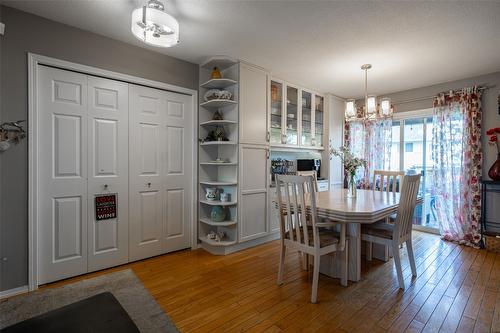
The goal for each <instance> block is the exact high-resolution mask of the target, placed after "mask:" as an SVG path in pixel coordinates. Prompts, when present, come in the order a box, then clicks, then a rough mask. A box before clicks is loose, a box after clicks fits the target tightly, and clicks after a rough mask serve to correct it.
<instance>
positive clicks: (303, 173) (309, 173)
mask: <svg viewBox="0 0 500 333" xmlns="http://www.w3.org/2000/svg"><path fill="white" fill-rule="evenodd" d="M297 176H303V177H306V176H311V177H313V185H314V189H315V190H316V192H318V191H319V190H318V175H317V173H316V170H310V171H297ZM306 190H307V191H308V192H310V191H311V190H310V189H306Z"/></svg>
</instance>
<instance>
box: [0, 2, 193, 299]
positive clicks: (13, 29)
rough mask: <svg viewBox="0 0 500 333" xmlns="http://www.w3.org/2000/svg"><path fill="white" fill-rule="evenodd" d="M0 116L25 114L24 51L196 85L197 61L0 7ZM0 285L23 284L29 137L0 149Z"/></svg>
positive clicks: (23, 116)
mask: <svg viewBox="0 0 500 333" xmlns="http://www.w3.org/2000/svg"><path fill="white" fill-rule="evenodd" d="M0 21H1V22H4V23H5V24H6V34H5V36H3V37H0V121H12V120H18V119H27V113H28V106H27V104H28V97H27V86H28V82H27V78H28V72H27V55H26V54H27V53H28V52H33V53H37V54H41V55H45V56H49V57H54V58H58V59H62V60H67V61H71V62H76V63H80V64H84V65H89V66H94V67H99V68H104V69H107V70H111V71H115V72H120V73H125V74H129V75H134V76H138V77H143V78H147V79H150V80H155V81H161V82H165V83H170V84H174V85H178V86H181V87H186V88H191V89H197V88H198V66H197V65H195V64H192V63H188V62H185V61H182V60H179V59H175V58H172V57H168V56H165V55H162V54H160V53H156V52H152V51H149V50H146V49H142V48H139V47H135V46H131V45H128V44H125V43H122V42H119V41H116V40H113V39H110V38H106V37H103V36H100V35H96V34H93V33H90V32H87V31H83V30H80V29H76V28H73V27H70V26H67V25H63V24H60V23H57V22H54V21H50V20H47V19H44V18H41V17H39V16H35V15H32V14H28V13H25V12H22V11H19V10H16V9H13V8H10V7H5V6H3V7H2V6H0ZM0 189H1V191H0V258H6V260H5V261H0V290H8V289H11V288H15V287H19V286H22V285H26V284H27V282H28V280H27V272H28V253H27V250H28V209H27V208H28V149H27V142H26V141H24V142H23V143H21V144H19V145H17V146H15V147H13V148H11V149H10V150H8V151H6V152H3V153H0Z"/></svg>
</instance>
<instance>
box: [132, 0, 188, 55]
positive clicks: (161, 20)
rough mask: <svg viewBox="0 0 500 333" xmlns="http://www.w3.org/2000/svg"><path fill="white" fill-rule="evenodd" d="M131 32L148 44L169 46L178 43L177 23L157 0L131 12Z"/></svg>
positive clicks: (151, 0)
mask: <svg viewBox="0 0 500 333" xmlns="http://www.w3.org/2000/svg"><path fill="white" fill-rule="evenodd" d="M132 33H133V34H134V36H135V37H137V38H138V39H139V40H141V41H143V42H144V43H146V44H148V45H153V46H158V47H171V46H174V45H177V44H178V43H179V23H178V22H177V20H176V19H175V18H174V17H173V16H170V15H168V14H167V13H166V12H165V6H164V5H163V3H161V2H160V1H158V0H149V2H148V4H147V5H146V6H143V7H141V8H137V9H135V10H134V11H133V12H132Z"/></svg>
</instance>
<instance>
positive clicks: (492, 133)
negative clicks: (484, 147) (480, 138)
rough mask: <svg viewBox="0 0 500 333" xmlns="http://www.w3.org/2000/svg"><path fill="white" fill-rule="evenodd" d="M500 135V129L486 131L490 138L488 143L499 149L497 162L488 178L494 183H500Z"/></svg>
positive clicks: (489, 172)
mask: <svg viewBox="0 0 500 333" xmlns="http://www.w3.org/2000/svg"><path fill="white" fill-rule="evenodd" d="M499 134H500V127H496V128H490V129H489V130H487V131H486V135H488V136H489V137H490V138H489V140H488V143H489V144H490V145H492V146H493V145H494V146H496V148H497V160H496V161H495V163H493V165H492V166H491V168H490V170H489V171H488V176H489V177H490V178H491V179H493V180H494V181H500V143H499V142H498V135H499Z"/></svg>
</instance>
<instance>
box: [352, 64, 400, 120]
mask: <svg viewBox="0 0 500 333" xmlns="http://www.w3.org/2000/svg"><path fill="white" fill-rule="evenodd" d="M370 68H372V65H371V64H364V65H362V66H361V69H362V70H363V71H365V105H364V107H363V112H362V116H361V117H359V116H358V115H359V112H358V108H357V107H356V101H355V100H354V99H348V100H347V101H346V103H345V119H346V120H347V121H352V120H371V119H376V118H389V117H392V113H393V107H392V105H391V99H390V98H388V97H384V98H382V99H381V100H380V107H379V104H378V101H377V96H374V95H368V70H369V69H370Z"/></svg>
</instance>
